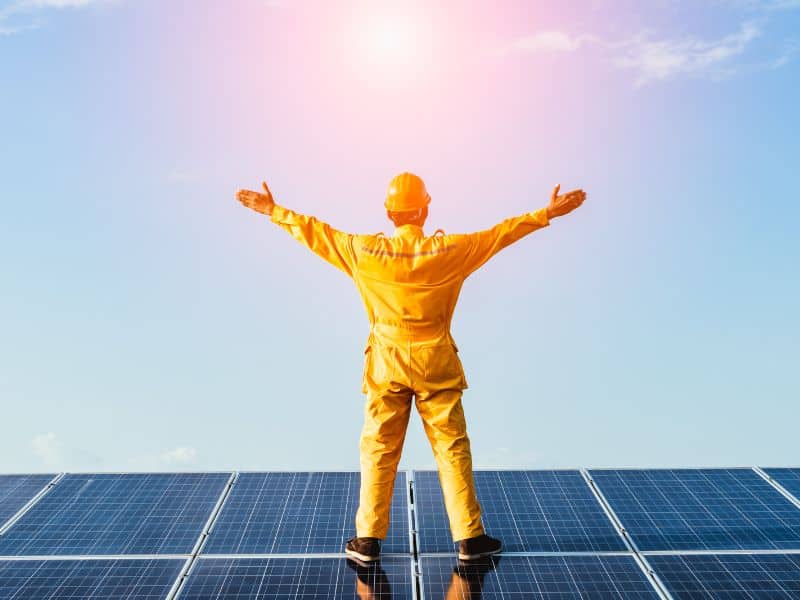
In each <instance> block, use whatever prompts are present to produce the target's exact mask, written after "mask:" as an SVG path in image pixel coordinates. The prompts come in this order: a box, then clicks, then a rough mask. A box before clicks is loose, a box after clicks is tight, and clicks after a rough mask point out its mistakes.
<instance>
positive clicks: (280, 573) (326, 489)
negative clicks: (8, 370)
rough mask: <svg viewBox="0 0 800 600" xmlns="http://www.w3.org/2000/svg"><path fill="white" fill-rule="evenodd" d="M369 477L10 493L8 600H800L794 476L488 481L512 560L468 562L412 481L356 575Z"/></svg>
mask: <svg viewBox="0 0 800 600" xmlns="http://www.w3.org/2000/svg"><path fill="white" fill-rule="evenodd" d="M359 481H360V479H359V474H358V473H353V472H339V473H326V472H314V473H307V472H295V473H277V472H275V473H272V472H271V473H149V474H148V473H131V474H67V475H63V476H60V477H54V475H2V476H0V600H5V599H11V598H14V599H20V598H72V599H75V600H88V599H104V598H129V599H131V600H133V599H136V600H138V599H147V600H149V599H151V598H168V599H172V598H180V599H181V600H184V599H200V598H203V599H222V598H237V599H238V600H251V599H252V600H256V599H260V598H287V599H288V598H292V599H297V598H331V599H333V598H352V597H359V598H377V599H379V600H380V599H388V598H394V599H397V598H408V599H415V600H423V599H425V600H429V599H436V600H439V599H440V598H463V599H467V598H479V597H480V598H483V599H484V600H492V599H504V600H505V599H509V600H510V599H519V598H543V599H556V598H558V599H562V598H634V599H639V598H641V599H650V598H675V599H678V598H681V599H682V598H798V599H800V500H798V498H797V493H798V491H800V490H799V489H798V488H800V470H798V469H763V470H762V469H757V468H753V469H748V468H736V469H617V470H612V469H599V470H594V469H593V470H589V471H580V470H558V471H544V470H538V471H521V470H518V471H476V472H475V482H476V489H477V494H478V500H479V502H480V503H481V507H482V510H483V521H484V526H485V528H486V530H487V533H489V534H491V535H494V536H496V537H500V538H501V539H502V540H503V541H504V544H505V545H504V553H503V554H502V555H499V556H497V557H493V558H491V559H483V560H479V561H473V562H470V563H462V562H459V561H458V560H457V559H456V556H455V546H454V544H453V541H452V539H451V536H450V531H449V525H448V519H447V514H446V511H445V508H444V502H443V499H442V492H441V488H440V486H439V480H438V476H437V474H436V473H435V472H431V471H417V472H408V473H406V472H400V473H398V477H397V479H396V481H395V488H394V495H393V499H392V510H391V527H390V531H389V535H388V536H387V539H386V540H385V542H384V544H383V548H382V550H383V552H382V560H381V561H380V563H379V564H378V565H377V566H373V567H369V568H364V567H361V566H358V565H356V564H355V563H352V562H351V561H349V560H346V559H345V555H344V554H343V552H342V550H343V544H344V542H345V540H346V539H347V538H349V537H351V536H352V535H353V534H354V531H353V523H354V519H355V511H356V508H357V506H358V495H359Z"/></svg>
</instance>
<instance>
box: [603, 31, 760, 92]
mask: <svg viewBox="0 0 800 600" xmlns="http://www.w3.org/2000/svg"><path fill="white" fill-rule="evenodd" d="M760 35H761V28H760V27H759V26H758V25H757V24H756V23H754V22H748V23H743V24H742V25H741V27H740V29H739V31H737V32H735V33H732V34H729V35H726V36H724V37H722V38H719V39H716V40H701V39H697V38H692V37H687V38H677V39H661V40H652V39H648V38H647V37H645V36H641V37H640V38H639V39H636V40H634V41H632V42H630V43H629V44H627V45H626V46H625V47H624V48H623V55H622V56H620V57H618V58H616V59H615V60H614V63H615V64H616V65H617V66H619V67H621V68H623V69H631V70H633V71H635V72H637V74H638V78H637V80H636V85H637V86H641V85H644V84H645V83H648V82H651V81H659V80H665V79H670V78H673V77H677V76H679V75H688V74H691V75H701V74H702V75H711V76H712V77H720V76H723V75H729V74H731V73H732V72H733V70H734V68H733V67H732V66H731V59H732V58H733V57H735V56H738V55H741V54H742V53H743V52H744V51H745V49H746V48H747V47H748V45H749V44H750V42H752V41H753V40H755V39H756V38H758V37H759V36H760Z"/></svg>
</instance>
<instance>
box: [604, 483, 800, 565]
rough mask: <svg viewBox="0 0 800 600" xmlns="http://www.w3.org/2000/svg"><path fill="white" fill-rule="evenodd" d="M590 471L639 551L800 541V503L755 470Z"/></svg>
mask: <svg viewBox="0 0 800 600" xmlns="http://www.w3.org/2000/svg"><path fill="white" fill-rule="evenodd" d="M591 476H592V478H593V479H594V480H595V482H596V483H597V485H598V487H599V488H600V491H601V492H602V493H603V495H604V496H605V497H606V499H607V500H608V502H609V504H610V505H611V508H612V509H613V510H614V512H615V513H616V515H617V517H619V519H620V521H621V522H622V524H623V526H624V527H625V528H626V529H627V530H628V532H629V533H630V535H631V537H632V538H633V541H634V542H635V543H636V545H637V547H638V548H639V549H640V550H736V549H741V550H758V549H764V550H771V549H789V548H800V510H798V509H797V507H795V506H794V505H793V504H792V503H791V502H789V501H788V500H787V499H786V498H784V497H783V496H782V495H781V494H780V493H779V492H778V491H777V490H776V489H775V488H773V487H772V486H771V485H770V484H769V483H768V482H766V481H765V480H764V479H763V478H761V477H760V476H759V475H758V474H757V473H756V472H755V471H753V470H751V469H676V470H672V469H654V470H633V469H631V470H618V471H614V470H608V471H606V470H597V471H591Z"/></svg>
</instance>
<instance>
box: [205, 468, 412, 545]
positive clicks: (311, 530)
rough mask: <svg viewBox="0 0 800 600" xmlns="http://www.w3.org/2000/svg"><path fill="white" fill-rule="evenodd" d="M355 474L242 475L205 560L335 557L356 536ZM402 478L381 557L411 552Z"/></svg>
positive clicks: (400, 477)
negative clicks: (230, 556) (224, 556)
mask: <svg viewBox="0 0 800 600" xmlns="http://www.w3.org/2000/svg"><path fill="white" fill-rule="evenodd" d="M359 482H360V475H359V474H358V473H353V472H349V473H242V474H240V475H239V478H238V479H237V481H236V484H235V485H234V486H233V488H232V490H231V493H230V494H229V496H228V498H227V500H226V502H225V504H224V506H223V508H222V511H221V512H220V515H219V518H218V519H217V521H216V523H215V525H214V527H213V528H212V531H211V535H210V536H209V538H208V541H207V542H206V545H205V547H204V548H203V553H207V554H293V553H306V554H308V553H323V552H328V553H331V552H333V553H338V552H343V551H344V542H345V541H346V540H347V539H348V538H350V537H352V536H354V535H355V514H356V509H357V508H358V496H359ZM409 549H410V540H409V527H408V501H407V494H406V475H405V473H403V472H399V473H398V474H397V478H396V480H395V487H394V495H393V497H392V509H391V524H390V527H389V532H388V535H387V537H386V540H385V541H384V543H383V546H382V552H384V553H386V552H409Z"/></svg>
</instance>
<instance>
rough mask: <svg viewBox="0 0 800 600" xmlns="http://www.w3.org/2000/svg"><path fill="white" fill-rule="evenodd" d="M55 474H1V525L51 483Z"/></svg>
mask: <svg viewBox="0 0 800 600" xmlns="http://www.w3.org/2000/svg"><path fill="white" fill-rule="evenodd" d="M54 477H55V475H43V474H35V475H0V527H2V526H3V524H5V522H6V521H8V520H9V519H10V518H11V517H13V516H14V515H15V514H17V512H18V511H19V510H20V509H21V508H22V507H23V506H25V505H26V504H27V503H28V502H29V501H30V500H31V498H33V497H34V496H35V495H36V494H38V493H39V492H40V491H42V489H44V487H45V486H46V485H47V484H48V483H50V482H51V481H52V480H53V478H54Z"/></svg>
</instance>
